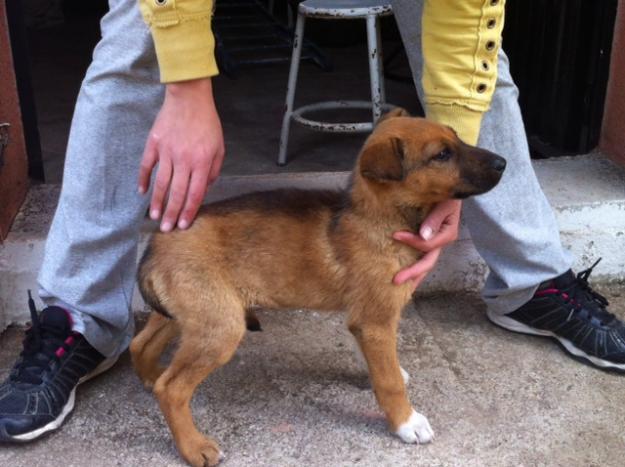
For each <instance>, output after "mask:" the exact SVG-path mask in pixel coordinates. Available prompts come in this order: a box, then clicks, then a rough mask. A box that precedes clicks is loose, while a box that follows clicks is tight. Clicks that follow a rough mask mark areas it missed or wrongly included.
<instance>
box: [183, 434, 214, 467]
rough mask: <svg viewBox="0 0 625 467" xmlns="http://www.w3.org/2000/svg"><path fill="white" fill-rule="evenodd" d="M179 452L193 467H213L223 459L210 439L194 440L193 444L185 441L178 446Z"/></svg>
mask: <svg viewBox="0 0 625 467" xmlns="http://www.w3.org/2000/svg"><path fill="white" fill-rule="evenodd" d="M192 439H193V438H192ZM179 450H180V454H182V457H184V459H185V460H186V461H187V462H188V463H189V464H191V465H192V466H193V467H213V466H215V465H217V464H219V463H220V462H221V461H222V460H223V459H224V458H225V456H224V453H223V452H221V450H220V449H219V446H218V445H217V443H216V442H215V441H213V440H212V439H210V438H204V437H202V438H199V439H194V442H192V441H190V440H187V441H185V443H184V445H181V446H179Z"/></svg>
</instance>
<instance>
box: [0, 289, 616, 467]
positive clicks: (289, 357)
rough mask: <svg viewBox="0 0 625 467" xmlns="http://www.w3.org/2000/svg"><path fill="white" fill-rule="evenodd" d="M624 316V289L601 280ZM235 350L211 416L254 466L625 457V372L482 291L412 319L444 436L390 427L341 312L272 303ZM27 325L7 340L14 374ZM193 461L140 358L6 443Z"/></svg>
mask: <svg viewBox="0 0 625 467" xmlns="http://www.w3.org/2000/svg"><path fill="white" fill-rule="evenodd" d="M601 292H602V293H605V294H606V295H607V296H608V298H609V299H610V301H611V302H612V309H613V310H615V311H616V312H617V313H618V314H619V315H620V316H621V317H625V286H623V285H614V284H612V285H610V286H609V287H607V288H604V289H603V290H601ZM259 316H260V319H261V322H262V324H263V328H264V331H263V332H262V333H250V334H248V335H247V336H246V338H245V340H244V342H243V344H242V346H241V347H240V349H239V350H238V352H237V354H236V356H235V357H234V358H233V360H232V361H231V362H230V363H229V364H228V365H226V366H225V367H224V368H222V369H220V370H218V371H217V372H216V373H214V374H213V375H211V376H210V377H209V378H208V379H207V380H206V381H205V382H204V383H203V384H202V385H201V386H200V388H199V389H198V391H197V393H196V396H195V398H194V400H193V409H194V414H195V417H196V420H197V422H198V425H199V427H201V429H202V430H203V431H204V432H206V433H210V434H211V435H212V436H213V437H215V438H216V439H217V440H218V441H219V442H220V444H221V447H222V449H223V450H224V452H225V453H226V456H227V457H226V460H225V461H224V463H223V464H222V465H223V466H224V467H231V466H232V467H244V466H303V465H306V466H348V465H362V466H379V465H381V466H412V465H423V466H480V467H481V466H497V467H501V466H504V467H505V466H520V465H524V466H567V467H577V466H579V467H582V466H584V467H586V466H602V467H616V466H621V465H623V462H622V459H623V455H624V454H625V393H624V392H623V390H622V388H623V383H624V381H625V379H623V378H625V376H621V375H617V374H613V373H606V372H602V371H599V370H596V369H594V368H591V367H589V366H586V365H582V364H580V363H578V362H576V361H575V360H572V359H571V358H569V357H567V356H566V355H565V354H564V353H563V352H562V351H561V350H560V348H559V347H558V346H557V345H556V344H555V343H554V342H552V341H551V340H549V339H544V338H537V337H531V336H524V335H519V334H514V333H510V332H508V331H504V330H502V329H499V328H497V327H495V326H493V325H492V324H490V323H489V322H488V321H487V319H486V317H485V309H484V306H483V304H482V303H481V301H480V299H479V297H478V296H476V295H473V294H445V295H438V296H431V297H424V298H421V299H419V300H418V302H417V304H416V305H415V306H414V307H412V306H411V307H409V308H408V309H407V310H406V312H405V314H404V319H403V320H402V324H401V338H400V341H399V349H400V356H401V361H402V365H403V366H404V367H405V368H406V370H408V372H409V373H410V374H411V376H412V378H411V381H410V383H409V386H408V390H409V393H410V395H411V398H412V401H413V403H414V405H415V407H416V408H417V410H419V411H421V412H422V413H423V414H425V415H426V416H427V417H428V418H429V420H430V423H431V424H432V427H433V429H434V430H435V432H436V438H435V440H434V442H433V443H432V444H431V445H425V446H414V445H405V444H403V443H402V442H401V441H399V440H398V439H396V438H394V437H393V436H391V435H390V434H389V433H388V432H387V430H386V425H385V422H384V420H383V418H382V416H381V413H380V410H379V409H378V407H377V405H376V403H375V400H374V397H373V394H372V392H371V390H370V389H369V387H368V382H367V376H366V373H365V371H364V369H363V368H362V366H361V364H360V363H359V359H358V358H356V357H355V355H354V352H353V344H352V340H351V336H350V335H349V333H348V332H347V331H346V330H345V327H344V323H343V315H342V314H330V313H328V314H326V313H316V312H308V311H290V312H261V313H260V314H259ZM20 339H21V331H20V330H19V329H17V328H10V329H9V330H8V331H7V332H5V333H4V335H3V336H2V337H1V338H0V378H4V377H5V376H6V374H7V372H8V369H9V367H10V365H11V364H12V362H13V360H14V357H15V354H16V353H17V349H18V347H19V341H20ZM61 459H62V463H63V465H66V466H85V465H88V466H94V467H100V466H102V467H104V466H120V465H123V466H126V465H130V466H147V465H150V466H173V465H184V464H183V463H182V462H181V459H180V457H179V456H178V454H177V452H176V450H175V447H174V445H173V443H172V440H171V437H170V434H169V430H168V428H167V427H166V425H165V422H164V419H163V417H162V415H161V413H160V411H159V409H158V407H157V403H156V401H155V399H154V398H153V397H152V395H151V394H150V393H148V392H146V391H145V390H143V388H142V386H141V384H140V383H139V381H138V379H137V378H136V376H135V375H134V373H133V371H132V369H131V367H130V363H129V359H128V356H127V355H124V357H123V358H122V360H121V361H120V362H119V363H118V364H117V365H116V366H115V367H114V368H113V369H112V370H111V371H110V372H108V373H107V374H105V375H102V376H101V377H99V378H97V379H96V380H94V381H91V382H89V383H87V384H85V385H84V386H82V387H81V388H80V389H79V391H78V394H77V406H76V411H75V412H74V414H73V416H72V417H71V418H70V419H69V420H68V421H67V423H66V424H65V425H64V426H63V428H62V429H61V430H60V431H58V432H56V433H54V434H51V435H49V436H47V437H46V438H44V439H42V440H40V441H37V442H35V443H33V444H29V445H19V446H15V445H10V446H3V448H2V449H0V465H6V466H11V467H26V466H28V467H36V466H42V467H43V466H49V465H56V464H59V463H60V462H61Z"/></svg>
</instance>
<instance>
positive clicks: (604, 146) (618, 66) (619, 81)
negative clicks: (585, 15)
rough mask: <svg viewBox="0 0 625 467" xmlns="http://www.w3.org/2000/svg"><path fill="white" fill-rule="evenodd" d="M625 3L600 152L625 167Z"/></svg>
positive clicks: (618, 22) (621, 0)
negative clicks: (624, 52)
mask: <svg viewBox="0 0 625 467" xmlns="http://www.w3.org/2000/svg"><path fill="white" fill-rule="evenodd" d="M624 48H625V0H619V2H618V10H617V13H616V21H615V24H614V39H613V40H612V56H611V58H610V78H609V79H608V89H607V93H606V99H605V108H604V113H603V122H602V125H601V140H600V142H599V148H600V149H601V150H602V151H603V152H604V153H606V154H607V155H609V156H610V157H611V158H612V159H613V160H614V161H616V162H618V163H619V164H621V165H622V166H625V54H623V49H624Z"/></svg>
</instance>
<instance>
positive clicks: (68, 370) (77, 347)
mask: <svg viewBox="0 0 625 467" xmlns="http://www.w3.org/2000/svg"><path fill="white" fill-rule="evenodd" d="M28 305H29V307H30V316H31V320H32V324H31V327H30V329H28V330H27V331H26V338H25V339H24V350H23V351H22V353H21V354H20V357H19V359H18V360H17V363H16V364H15V366H14V367H13V369H12V371H11V373H10V375H9V377H8V379H7V380H6V381H5V382H4V383H2V384H1V385H0V441H30V440H33V439H35V438H38V437H39V436H41V435H43V434H44V433H47V432H49V431H52V430H54V429H56V428H58V427H59V426H60V425H61V424H62V423H63V420H65V417H67V415H68V414H69V413H70V412H71V411H72V409H73V408H74V396H75V393H76V386H77V385H78V384H80V383H82V382H83V381H86V380H87V379H89V378H91V377H93V376H95V375H96V374H98V373H101V372H102V371H105V370H106V369H108V368H110V367H111V366H112V365H113V363H115V360H112V361H111V360H105V359H104V356H102V355H101V354H100V353H99V352H98V351H97V350H95V349H94V348H93V347H91V345H89V343H88V342H87V341H86V340H85V338H84V337H83V336H82V335H80V334H78V333H77V332H73V331H72V327H71V318H70V316H69V314H68V313H67V312H66V311H65V310H64V309H63V308H59V307H55V306H52V307H48V308H46V309H44V310H43V311H42V312H41V315H39V316H38V315H37V310H36V309H35V304H34V302H33V300H32V298H30V292H29V300H28Z"/></svg>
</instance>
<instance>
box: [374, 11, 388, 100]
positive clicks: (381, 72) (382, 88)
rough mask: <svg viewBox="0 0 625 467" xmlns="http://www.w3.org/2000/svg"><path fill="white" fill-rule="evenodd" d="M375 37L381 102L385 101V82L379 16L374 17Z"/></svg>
mask: <svg viewBox="0 0 625 467" xmlns="http://www.w3.org/2000/svg"><path fill="white" fill-rule="evenodd" d="M375 32H376V36H375V39H376V41H377V42H378V73H379V76H380V78H379V80H380V98H381V99H382V104H384V103H385V102H386V82H385V81H384V53H383V50H384V49H383V47H382V27H381V25H380V17H379V16H376V17H375Z"/></svg>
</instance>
